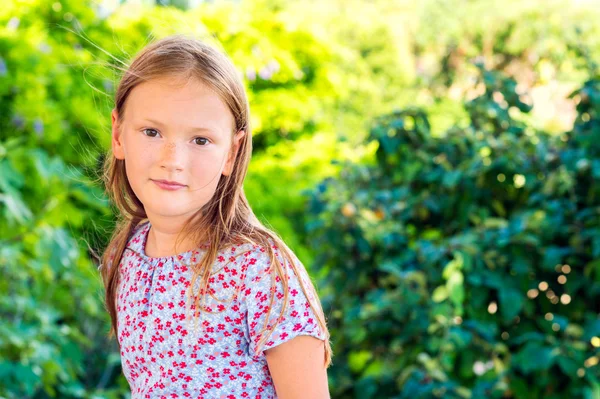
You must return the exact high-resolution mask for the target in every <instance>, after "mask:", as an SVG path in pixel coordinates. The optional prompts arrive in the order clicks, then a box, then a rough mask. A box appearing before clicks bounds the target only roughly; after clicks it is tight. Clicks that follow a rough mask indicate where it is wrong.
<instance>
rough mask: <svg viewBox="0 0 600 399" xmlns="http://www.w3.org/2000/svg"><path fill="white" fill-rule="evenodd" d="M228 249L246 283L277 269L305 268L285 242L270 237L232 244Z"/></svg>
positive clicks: (285, 270)
mask: <svg viewBox="0 0 600 399" xmlns="http://www.w3.org/2000/svg"><path fill="white" fill-rule="evenodd" d="M229 251H230V252H231V253H230V254H229V255H230V256H231V260H232V261H233V260H234V258H235V260H236V261H237V263H238V266H239V267H240V271H241V272H242V274H243V275H245V276H246V278H247V282H248V283H252V282H256V281H258V280H260V279H262V278H263V277H265V276H266V275H271V274H272V273H273V272H276V271H277V270H279V271H280V272H281V271H283V272H287V271H291V270H292V269H296V268H299V269H301V270H303V271H304V270H305V269H304V265H303V264H302V262H300V260H299V259H298V257H297V256H296V254H295V253H294V252H293V251H292V250H291V249H290V248H288V247H287V245H285V243H283V242H282V241H280V242H279V243H278V242H276V241H275V240H274V239H272V238H270V237H268V238H266V239H264V240H261V241H254V242H245V243H241V244H238V245H234V246H232V247H231V248H230V249H229ZM292 265H293V266H295V267H292ZM278 274H279V273H278ZM286 274H287V273H286Z"/></svg>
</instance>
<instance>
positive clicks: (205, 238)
mask: <svg viewBox="0 0 600 399" xmlns="http://www.w3.org/2000/svg"><path fill="white" fill-rule="evenodd" d="M165 76H178V77H179V76H181V77H187V78H190V77H193V78H196V79H198V80H199V81H201V82H202V83H203V84H206V85H207V86H208V87H210V88H211V89H212V90H214V92H215V93H217V94H218V95H219V97H220V98H221V99H222V101H223V102H224V103H225V104H226V105H227V107H228V108H229V110H230V111H231V113H232V115H233V118H234V124H235V130H234V131H233V132H232V137H233V134H235V133H236V132H238V131H240V130H245V132H246V134H245V135H244V136H243V137H242V138H241V140H240V143H239V148H238V151H237V154H236V157H235V160H234V165H233V169H232V171H231V173H230V174H228V175H227V176H221V179H220V181H219V183H218V185H217V189H216V192H215V195H213V197H212V198H211V199H210V201H209V202H208V203H207V204H205V205H204V206H203V207H202V208H201V209H200V210H199V211H198V212H196V214H195V215H194V216H192V217H191V218H190V219H189V220H188V221H187V222H186V224H185V226H184V227H183V229H182V231H181V233H180V234H184V235H189V236H190V237H192V238H193V239H194V242H197V243H199V245H200V243H208V244H207V245H206V252H205V254H204V256H203V257H202V259H201V261H200V263H198V264H196V265H194V267H192V270H193V274H192V282H191V284H190V289H189V292H188V294H189V293H191V292H192V288H193V287H194V286H195V282H196V281H197V279H201V281H200V286H201V287H203V288H202V289H201V290H200V292H201V293H207V292H209V291H208V285H209V277H210V275H211V269H212V265H213V263H214V262H215V260H216V258H217V255H218V252H219V251H220V250H222V249H223V248H224V247H225V246H227V245H230V244H233V243H251V244H253V245H259V246H261V247H263V248H265V249H266V251H267V254H268V255H269V258H270V261H271V266H274V267H270V268H269V270H270V274H271V281H274V280H275V275H277V276H279V280H280V281H281V282H282V283H283V290H284V298H283V301H284V305H283V306H282V309H281V313H280V314H279V317H278V319H277V322H279V321H280V320H281V318H282V317H283V314H284V312H285V309H286V307H287V299H288V291H289V289H288V280H287V277H286V275H287V273H286V272H285V267H284V264H285V263H287V264H289V266H290V267H291V268H292V270H293V271H294V273H295V274H296V276H298V279H299V282H300V285H301V287H302V290H303V292H304V294H305V295H306V296H307V299H309V300H308V302H309V304H310V306H311V308H312V310H313V311H314V313H315V315H316V316H317V322H318V323H319V325H320V327H321V329H322V331H323V332H324V333H325V359H324V363H325V367H329V365H330V364H331V357H332V351H331V345H330V342H329V337H330V335H329V331H328V329H327V325H326V320H325V315H324V313H323V309H322V306H321V303H320V301H319V298H318V296H317V295H316V291H315V288H314V286H313V284H312V283H311V281H310V279H308V281H305V282H303V279H302V278H301V273H300V272H299V269H298V267H297V265H296V262H294V257H295V255H294V254H293V253H292V251H291V250H290V249H289V248H288V247H287V246H286V245H285V243H284V242H283V240H281V239H280V238H279V237H278V235H277V234H276V233H275V232H273V231H271V230H269V229H268V228H266V227H265V226H264V225H263V224H262V223H261V222H260V221H259V220H258V219H257V218H256V216H255V215H254V213H253V212H252V209H251V208H250V205H249V204H248V201H247V199H246V196H245V194H244V191H243V188H242V184H243V182H244V178H245V176H246V172H247V169H248V164H249V162H250V157H251V154H252V135H251V131H250V108H249V104H248V100H247V97H246V93H245V90H244V86H243V83H242V81H241V78H240V77H239V75H238V72H237V70H236V68H235V66H234V65H233V63H232V62H231V61H230V60H229V58H228V57H227V56H226V55H224V54H223V53H221V52H220V51H218V50H216V49H215V48H213V47H211V46H209V45H207V44H206V43H203V42H202V41H199V40H197V39H194V38H191V37H186V36H183V35H175V36H169V37H166V38H164V39H161V40H158V41H156V42H154V43H151V44H149V45H148V46H146V47H145V48H144V49H143V50H142V51H141V52H140V53H139V54H138V55H137V56H136V57H135V58H134V60H133V61H132V62H131V64H130V65H129V66H128V68H126V69H124V74H123V76H122V78H121V81H120V83H119V85H118V87H117V91H116V94H115V108H116V110H117V114H118V118H119V121H122V117H123V115H124V111H125V107H126V100H127V97H128V96H129V93H131V90H132V89H133V88H134V87H135V86H136V85H138V84H140V83H142V82H144V81H147V80H150V79H153V78H159V77H165ZM103 179H104V183H105V187H106V191H107V193H108V195H109V196H110V198H111V200H112V201H113V202H114V203H115V204H116V206H117V207H118V209H119V211H120V212H119V213H120V217H119V221H118V223H117V226H116V228H115V230H114V232H113V235H112V237H111V239H110V241H109V243H108V245H107V247H106V249H105V251H104V253H103V254H102V258H101V265H104V266H102V267H101V274H102V279H103V282H104V286H105V294H106V295H105V301H106V308H107V310H108V313H109V315H110V318H111V329H110V331H109V337H113V336H115V335H116V334H117V313H116V295H117V289H118V286H119V280H120V273H119V267H118V265H119V263H120V260H121V258H122V256H123V253H124V251H125V248H126V246H127V243H128V240H129V238H130V237H131V235H132V234H133V232H134V231H135V229H136V228H137V226H138V225H139V224H140V222H142V221H143V220H144V219H146V218H147V215H146V212H145V210H144V206H143V204H142V203H141V201H140V200H139V199H138V198H137V197H136V195H135V193H134V192H133V189H132V188H131V186H130V184H129V182H128V180H127V175H126V173H125V161H124V160H120V159H117V158H115V156H114V155H113V154H112V151H111V152H110V154H109V156H107V157H106V160H105V162H104V174H103ZM273 244H274V246H275V247H276V248H279V249H280V252H281V256H282V258H283V260H284V262H283V264H282V263H281V262H279V261H278V260H277V256H276V253H275V251H274V246H273ZM305 283H306V286H305ZM309 293H310V294H314V295H312V296H311V295H309ZM205 296H206V295H202V297H203V299H205ZM313 296H314V303H313V301H312V300H311V297H313ZM274 299H275V292H274V290H273V289H271V301H270V306H269V313H270V312H271V309H272V304H273V301H274ZM194 303H195V307H196V309H201V310H203V308H202V307H201V306H199V297H198V296H197V297H196V298H195V300H194ZM266 320H267V321H268V320H269V314H267V317H266ZM266 324H267V323H266V322H265V326H263V328H262V331H261V332H260V335H261V337H262V338H261V340H260V341H259V342H258V344H257V347H258V349H257V351H258V350H260V349H261V348H262V347H263V346H264V344H265V342H267V340H268V338H269V337H270V335H271V334H272V332H273V330H274V326H272V327H271V329H270V331H269V333H268V334H266V335H265V334H264V332H265V329H266V328H267V327H266ZM117 344H118V339H117Z"/></svg>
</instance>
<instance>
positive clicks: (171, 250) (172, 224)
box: [145, 217, 198, 258]
mask: <svg viewBox="0 0 600 399" xmlns="http://www.w3.org/2000/svg"><path fill="white" fill-rule="evenodd" d="M148 219H149V220H150V225H151V227H150V231H149V232H148V239H147V241H146V248H145V252H146V255H147V256H149V257H152V258H161V257H165V256H174V255H178V254H181V253H184V252H188V251H191V250H193V249H196V248H197V246H198V245H197V244H196V243H195V242H193V240H192V239H191V238H189V237H188V238H186V237H181V236H180V235H181V234H180V233H181V231H182V229H183V225H184V222H185V220H184V221H176V220H174V219H173V218H160V217H158V218H154V217H153V218H150V217H149V218H148ZM178 235H179V236H180V237H178ZM177 238H179V242H176V241H177Z"/></svg>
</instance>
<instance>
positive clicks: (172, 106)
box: [124, 76, 234, 134]
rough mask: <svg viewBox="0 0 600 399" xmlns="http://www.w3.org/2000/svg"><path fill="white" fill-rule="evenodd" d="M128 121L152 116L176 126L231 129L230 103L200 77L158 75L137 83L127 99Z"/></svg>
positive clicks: (230, 130) (217, 129)
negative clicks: (225, 101)
mask: <svg viewBox="0 0 600 399" xmlns="http://www.w3.org/2000/svg"><path fill="white" fill-rule="evenodd" d="M124 118H125V119H126V121H128V122H131V123H135V122H140V121H141V120H143V119H147V118H150V119H152V120H158V121H160V122H161V123H162V124H164V125H165V126H168V127H172V128H174V129H179V128H181V129H193V128H196V127H205V128H210V129H212V130H215V131H217V132H218V133H223V134H227V133H229V134H230V133H231V132H232V129H233V127H234V119H233V115H232V114H231V111H230V110H229V107H227V105H226V104H225V103H224V102H223V100H222V99H221V97H220V96H219V95H218V94H217V93H215V92H214V91H213V90H212V89H211V88H210V87H209V86H208V85H206V84H205V83H203V82H202V81H200V80H198V79H196V78H189V79H187V78H181V77H170V76H165V77H158V78H153V79H150V80H148V81H145V82H142V83H140V84H138V85H137V86H135V87H134V88H133V89H132V90H131V92H130V93H129V96H128V98H127V101H126V105H125V115H124Z"/></svg>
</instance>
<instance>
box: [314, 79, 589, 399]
mask: <svg viewBox="0 0 600 399" xmlns="http://www.w3.org/2000/svg"><path fill="white" fill-rule="evenodd" d="M479 68H480V70H481V74H480V82H482V83H483V84H484V85H485V93H483V94H482V95H481V96H479V97H477V98H475V99H473V100H472V101H469V102H466V103H465V110H466V112H467V115H468V116H469V124H468V125H466V126H461V125H456V126H454V127H452V128H450V129H449V130H448V131H446V132H445V134H444V135H443V137H439V138H434V137H432V136H431V134H430V133H431V132H430V125H429V121H428V115H427V113H426V112H424V111H422V110H419V109H415V108H409V109H404V110H400V111H397V112H394V113H391V114H389V115H386V116H383V117H381V118H379V119H378V120H377V123H376V124H375V125H374V126H373V128H372V130H371V132H370V137H369V141H370V142H374V143H376V152H375V159H374V160H372V161H371V162H365V163H362V164H361V163H358V164H351V163H348V164H346V165H345V167H344V168H343V171H342V173H341V175H340V177H339V178H338V179H333V178H330V179H326V180H324V181H323V182H322V183H321V184H320V185H319V186H318V188H317V189H316V190H314V191H313V192H312V194H311V198H310V203H309V212H310V213H311V214H312V215H313V218H312V219H311V221H310V223H309V224H308V225H307V228H308V229H309V231H310V234H311V236H312V237H313V248H315V249H316V251H317V254H316V266H317V267H323V268H326V270H327V272H326V273H324V274H326V275H327V277H326V279H325V282H324V283H323V284H321V286H324V287H327V289H328V290H327V291H326V292H324V295H323V301H324V307H325V309H326V312H327V309H330V310H331V313H330V315H329V323H330V327H331V334H332V337H335V340H334V344H335V346H334V348H333V350H334V353H335V358H334V367H333V368H332V370H331V373H330V375H331V381H332V383H331V387H332V396H334V397H357V398H380V397H386V398H414V397H444V398H467V397H515V398H533V397H536V398H541V397H544V398H559V397H560V398H563V397H584V396H585V397H589V398H591V397H592V395H593V394H594V392H596V393H597V392H598V391H597V390H598V387H599V384H600V380H599V374H598V368H597V367H594V366H595V364H596V363H597V362H598V336H599V335H600V319H598V317H597V315H598V310H599V307H598V304H600V283H599V281H600V260H599V258H600V239H599V238H598V237H600V234H599V233H600V217H599V216H598V212H597V209H598V206H599V205H600V197H599V194H600V185H599V184H598V180H597V177H599V176H600V159H599V158H598V155H599V153H598V140H597V136H598V132H599V130H598V121H599V119H598V116H599V115H598V112H600V100H599V98H600V91H598V89H599V86H598V81H597V80H591V81H589V82H587V83H586V84H585V85H584V87H583V88H582V89H581V90H580V91H579V92H577V93H574V96H578V97H579V105H578V111H579V116H578V121H577V123H576V126H575V128H574V130H573V131H572V132H567V133H564V134H561V135H558V136H551V135H547V134H545V133H544V132H540V131H535V130H534V129H532V128H531V127H530V126H528V124H527V123H525V122H522V121H519V120H524V118H523V115H522V114H523V113H527V112H529V111H530V106H528V105H527V104H526V103H524V102H523V101H522V96H519V95H517V93H516V92H515V86H516V82H515V81H514V80H513V79H511V78H507V77H504V76H503V75H501V74H499V73H498V72H492V71H488V70H485V69H484V68H483V67H479ZM594 137H596V139H595V140H594ZM594 337H596V338H594ZM592 343H594V345H592Z"/></svg>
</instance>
